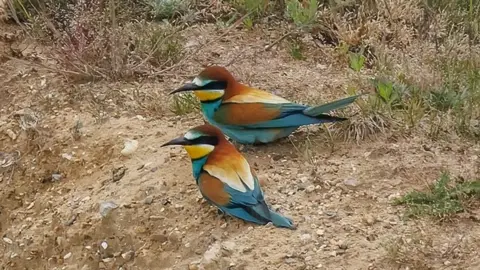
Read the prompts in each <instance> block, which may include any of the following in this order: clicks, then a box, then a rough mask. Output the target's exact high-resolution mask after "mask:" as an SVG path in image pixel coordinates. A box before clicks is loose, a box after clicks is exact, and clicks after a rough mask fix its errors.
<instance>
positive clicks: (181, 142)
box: [160, 137, 191, 147]
mask: <svg viewBox="0 0 480 270" xmlns="http://www.w3.org/2000/svg"><path fill="white" fill-rule="evenodd" d="M190 144H191V143H190V141H189V140H187V139H185V138H184V137H178V138H175V139H173V140H171V141H169V142H167V143H164V144H162V145H161V146H160V147H164V146H167V145H190Z"/></svg>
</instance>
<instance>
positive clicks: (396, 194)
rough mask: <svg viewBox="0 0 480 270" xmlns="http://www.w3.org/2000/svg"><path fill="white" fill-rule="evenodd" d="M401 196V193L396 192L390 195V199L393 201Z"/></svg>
mask: <svg viewBox="0 0 480 270" xmlns="http://www.w3.org/2000/svg"><path fill="white" fill-rule="evenodd" d="M400 197H401V195H400V193H394V194H390V195H389V196H388V200H389V201H393V200H396V199H399V198H400Z"/></svg>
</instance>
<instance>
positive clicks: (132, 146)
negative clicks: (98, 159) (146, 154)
mask: <svg viewBox="0 0 480 270" xmlns="http://www.w3.org/2000/svg"><path fill="white" fill-rule="evenodd" d="M137 148H138V141H137V140H126V141H125V142H124V147H123V149H122V151H121V152H120V153H121V154H122V155H124V156H130V155H131V154H133V153H134V152H135V151H137Z"/></svg>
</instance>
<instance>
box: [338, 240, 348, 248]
mask: <svg viewBox="0 0 480 270" xmlns="http://www.w3.org/2000/svg"><path fill="white" fill-rule="evenodd" d="M338 248H340V249H343V250H345V249H347V248H348V245H347V243H345V242H344V241H340V242H339V243H338Z"/></svg>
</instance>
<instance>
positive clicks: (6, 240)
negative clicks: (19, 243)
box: [3, 237, 13, 245]
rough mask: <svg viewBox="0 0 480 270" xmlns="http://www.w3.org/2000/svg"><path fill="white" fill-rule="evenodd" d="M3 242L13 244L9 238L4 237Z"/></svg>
mask: <svg viewBox="0 0 480 270" xmlns="http://www.w3.org/2000/svg"><path fill="white" fill-rule="evenodd" d="M3 242H5V243H7V244H9V245H11V244H13V241H12V239H10V238H7V237H3Z"/></svg>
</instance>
